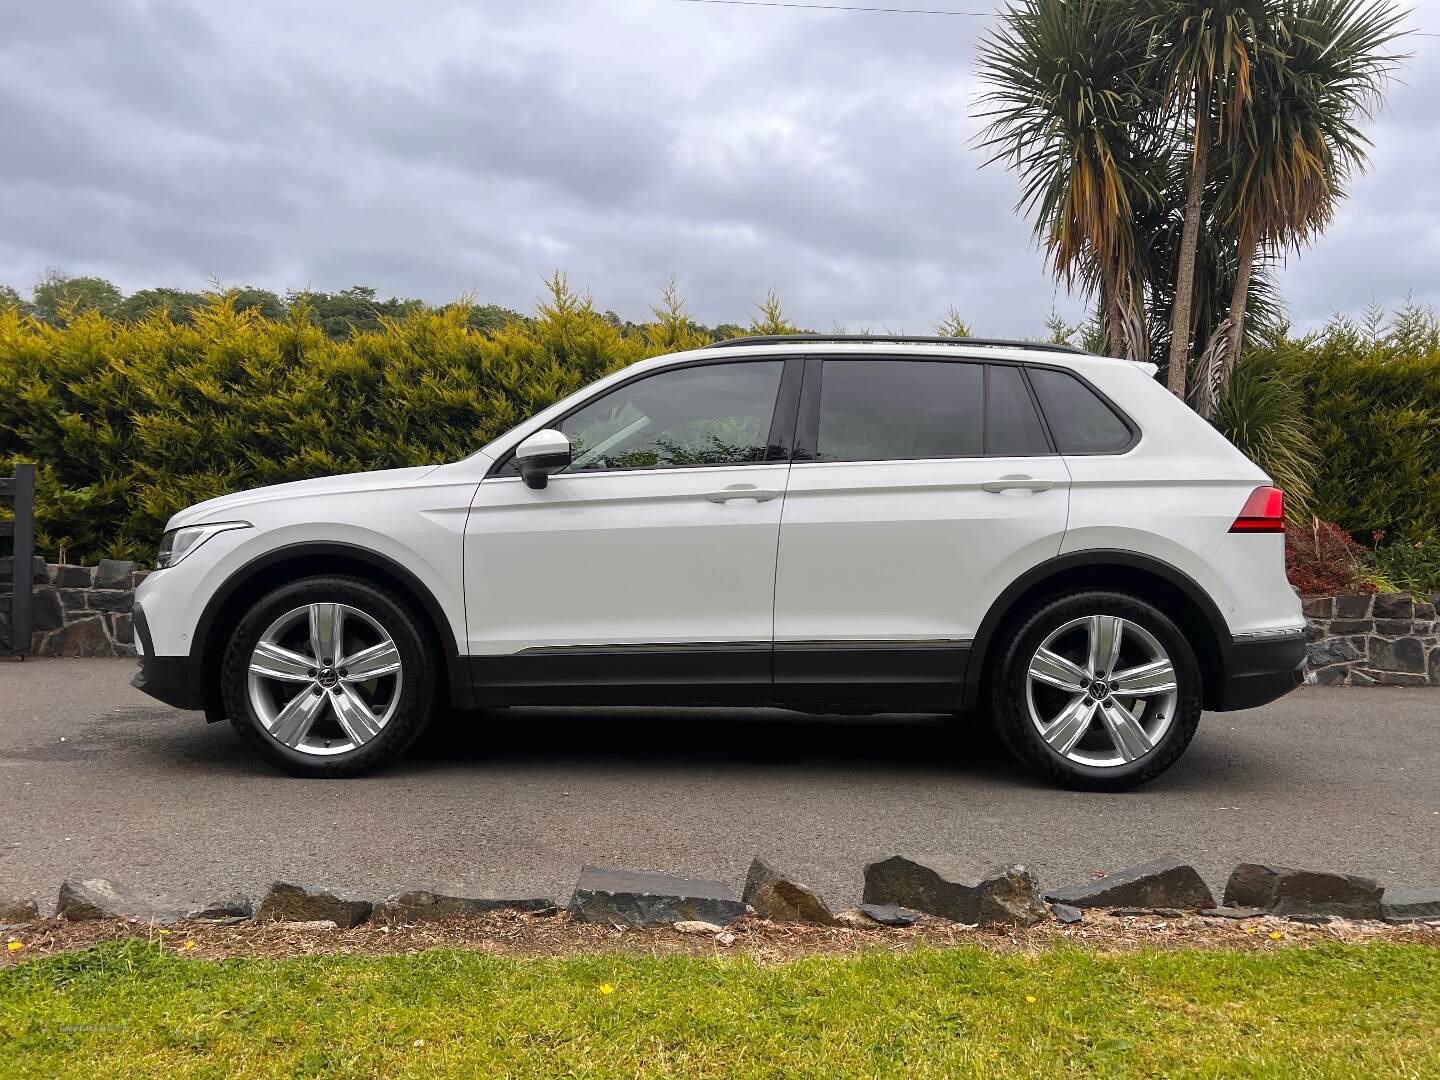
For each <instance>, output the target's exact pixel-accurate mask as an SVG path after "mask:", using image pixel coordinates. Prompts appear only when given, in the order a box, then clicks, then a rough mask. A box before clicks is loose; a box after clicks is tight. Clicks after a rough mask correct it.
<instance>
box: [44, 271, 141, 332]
mask: <svg viewBox="0 0 1440 1080" xmlns="http://www.w3.org/2000/svg"><path fill="white" fill-rule="evenodd" d="M33 296H34V305H35V311H36V313H37V314H38V315H39V316H40V318H42V319H44V320H45V321H46V322H48V323H51V324H53V325H55V326H67V325H69V323H70V320H71V318H73V317H74V316H75V315H78V314H79V313H80V312H82V311H98V312H99V313H100V314H101V315H105V316H107V317H108V316H112V315H114V314H115V312H116V309H117V308H118V307H119V306H120V300H121V294H120V290H119V289H117V288H116V287H115V286H114V285H113V284H112V283H111V282H109V281H106V280H105V279H104V278H98V277H75V278H72V277H66V276H65V275H64V274H62V273H60V271H58V270H51V271H49V272H48V273H46V275H45V276H44V277H43V278H41V279H40V280H39V281H37V282H36V283H35V291H34V293H33Z"/></svg>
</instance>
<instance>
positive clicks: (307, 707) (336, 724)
mask: <svg viewBox="0 0 1440 1080" xmlns="http://www.w3.org/2000/svg"><path fill="white" fill-rule="evenodd" d="M402 667H403V665H402V663H401V659H400V650H399V649H398V648H397V647H396V645H395V641H394V640H393V639H392V638H391V636H390V635H389V634H388V633H387V632H386V631H385V628H384V627H383V626H381V625H380V623H379V622H377V621H376V620H375V619H373V618H372V617H371V616H369V615H367V614H366V613H365V612H363V611H361V610H360V609H359V608H355V607H351V606H349V605H348V604H307V605H305V606H303V607H297V608H293V609H291V610H290V611H287V612H286V613H285V614H284V615H281V616H280V617H279V618H278V619H276V620H275V621H274V622H272V623H271V624H270V625H269V627H267V628H266V629H265V632H264V633H262V634H261V635H260V639H259V640H258V641H257V642H256V643H255V648H254V649H253V650H252V652H251V654H250V670H249V681H248V684H247V692H248V695H249V700H250V706H251V708H252V709H254V711H255V715H256V717H257V718H258V719H259V720H260V723H261V724H262V725H263V726H264V728H265V730H266V731H268V732H269V733H270V735H271V736H272V737H273V738H274V739H276V741H278V742H281V743H283V744H284V745H286V746H288V747H290V748H291V749H292V750H298V751H300V752H301V753H304V754H314V755H322V756H323V755H330V754H343V753H346V752H347V751H350V750H354V749H356V748H358V747H361V746H364V745H365V744H366V743H368V742H369V741H370V740H371V739H373V738H375V736H377V735H379V734H380V732H381V731H382V730H383V729H384V727H385V725H386V724H387V723H389V721H390V719H391V717H393V716H394V715H395V710H396V709H397V708H398V707H399V705H400V689H401V681H402V678H403V671H402Z"/></svg>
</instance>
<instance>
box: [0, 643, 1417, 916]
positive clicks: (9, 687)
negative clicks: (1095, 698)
mask: <svg viewBox="0 0 1440 1080" xmlns="http://www.w3.org/2000/svg"><path fill="white" fill-rule="evenodd" d="M133 670H134V665H133V663H132V662H130V661H111V660H28V661H26V662H24V663H18V662H13V661H8V660H0V894H7V893H18V894H23V895H33V896H36V897H37V898H39V899H40V900H41V902H42V905H44V904H47V903H49V904H53V901H54V896H55V892H56V890H57V888H58V885H59V882H60V880H61V878H62V877H64V876H66V875H67V874H72V873H74V872H76V871H78V870H94V871H98V872H101V873H104V874H107V875H109V876H112V877H116V878H118V879H120V880H122V881H126V882H129V883H132V884H134V885H137V886H141V887H146V888H148V889H149V890H150V891H152V892H155V893H158V894H160V895H162V896H164V897H165V898H167V899H169V900H172V901H177V902H181V903H183V902H185V901H188V900H201V899H205V898H208V897H210V896H213V895H221V894H225V893H228V892H232V891H235V890H240V891H244V892H249V893H251V894H252V895H258V894H259V893H260V892H261V891H262V890H263V889H264V887H265V885H266V884H268V883H269V882H270V881H271V880H273V879H275V878H288V879H291V880H296V881H300V882H303V883H310V884H328V885H335V886H340V887H347V888H350V889H354V890H356V891H359V892H360V893H362V894H364V895H369V896H373V897H379V896H383V895H385V894H388V893H390V892H392V891H396V890H398V889H400V888H402V887H406V886H412V887H413V886H415V885H420V884H449V885H454V886H458V887H462V888H465V889H468V890H473V894H474V895H482V896H485V895H488V896H535V895H542V896H545V895H553V896H559V897H564V896H568V895H569V889H570V887H571V886H572V885H573V883H574V880H575V876H576V873H577V871H578V870H579V868H580V865H581V864H582V863H586V862H590V863H596V864H598V865H602V866H616V867H625V868H630V869H651V870H663V871H672V872H679V873H687V874H692V875H699V876H704V877H716V878H720V879H722V880H724V881H727V882H730V883H732V884H733V885H735V886H736V887H737V888H738V887H739V886H740V885H741V884H742V883H743V879H744V875H745V870H746V867H747V866H748V864H749V862H750V859H751V857H752V856H754V855H756V854H764V855H766V856H767V857H769V858H771V859H772V860H773V861H774V862H776V863H777V864H778V865H780V866H782V867H785V868H788V869H790V870H792V871H793V872H794V873H796V874H797V875H799V877H800V879H801V880H804V881H806V882H807V883H809V884H811V885H812V886H814V887H816V888H818V889H819V890H820V891H821V893H822V894H823V895H824V896H826V897H827V899H829V900H831V901H832V903H837V904H848V903H852V902H854V901H856V900H858V898H859V893H860V887H861V870H862V867H863V866H864V864H865V863H866V862H867V861H869V860H871V859H874V858H876V857H880V856H884V855H886V854H889V853H891V852H894V851H897V850H906V849H910V850H922V851H923V850H949V851H953V852H956V853H958V854H961V855H965V856H971V857H974V858H978V859H983V860H986V861H1019V862H1023V863H1025V864H1026V865H1028V866H1030V867H1031V868H1032V869H1033V870H1034V871H1035V873H1036V874H1037V876H1038V877H1039V878H1040V880H1041V883H1042V884H1043V885H1059V884H1064V883H1065V882H1067V881H1071V880H1078V879H1080V878H1083V877H1085V876H1087V875H1088V874H1090V873H1091V872H1092V871H1096V870H1107V869H1115V868H1118V867H1121V866H1124V865H1127V864H1130V863H1133V862H1138V861H1141V860H1143V859H1146V858H1150V857H1152V856H1155V855H1158V854H1162V853H1164V852H1169V851H1173V852H1176V853H1178V854H1181V855H1183V856H1186V857H1188V858H1190V859H1192V860H1193V861H1194V862H1195V863H1196V865H1197V866H1198V867H1199V868H1200V870H1201V872H1202V873H1203V874H1205V875H1206V877H1207V878H1208V879H1209V880H1210V882H1211V884H1212V887H1214V888H1215V889H1216V891H1217V894H1218V892H1219V889H1220V887H1221V886H1223V884H1224V877H1225V874H1226V873H1228V871H1229V869H1230V867H1231V866H1233V865H1234V864H1235V863H1236V862H1238V861H1242V860H1247V859H1264V860H1270V861H1277V862H1281V863H1285V864H1289V865H1300V866H1314V867H1321V868H1330V869H1336V870H1343V871H1347V872H1352V873H1362V874H1367V875H1370V876H1373V877H1376V878H1378V879H1379V880H1380V881H1381V882H1383V883H1385V884H1393V885H1397V886H1401V887H1404V886H1413V887H1419V886H1426V885H1430V886H1433V885H1440V691H1436V690H1433V689H1416V690H1408V689H1398V688H1364V689H1362V688H1311V687H1306V688H1302V689H1301V690H1299V691H1297V692H1295V693H1294V694H1292V695H1290V696H1289V697H1287V698H1284V699H1282V700H1281V701H1279V702H1276V703H1275V704H1273V705H1270V706H1268V707H1266V708H1264V709H1260V710H1255V711H1251V712H1246V713H1229V714H1215V715H1207V716H1206V717H1205V719H1204V721H1203V722H1202V724H1201V728H1200V733H1199V735H1197V736H1196V739H1195V741H1194V743H1192V744H1191V747H1190V750H1189V751H1188V753H1187V754H1186V755H1185V757H1184V758H1183V759H1182V760H1181V762H1180V763H1179V764H1178V765H1177V766H1175V767H1174V768H1173V769H1171V770H1170V772H1169V773H1167V774H1166V775H1165V776H1163V777H1162V778H1161V779H1159V780H1158V781H1156V782H1155V783H1153V784H1151V785H1149V786H1148V787H1146V788H1144V789H1142V790H1140V791H1138V792H1132V793H1128V794H1123V795H1094V794H1079V793H1074V792H1066V791H1060V790H1056V789H1054V788H1050V787H1048V786H1046V785H1044V784H1042V783H1040V782H1039V781H1037V780H1035V779H1034V778H1032V777H1031V776H1030V775H1029V774H1028V773H1026V772H1024V771H1023V770H1021V769H1020V768H1019V767H1018V766H1016V765H1013V764H1012V763H1011V762H1010V761H1009V760H1008V759H1007V758H1006V757H1005V756H1004V753H1003V751H1002V750H1001V749H999V748H998V747H996V746H995V745H994V744H993V743H992V741H991V740H990V739H989V738H988V737H986V736H985V735H984V734H982V733H981V732H980V731H979V730H978V729H976V728H966V727H960V728H958V729H957V727H956V726H955V725H954V724H949V725H947V724H946V722H944V721H943V720H942V719H941V718H938V717H882V718H874V717H812V716H803V715H800V714H794V713H785V712H778V711H776V712H769V711H764V712H762V711H753V710H751V711H738V710H731V711H718V712H698V711H696V712H686V711H676V710H660V709H644V710H639V709H637V710H619V709H595V710H584V711H582V710H570V709H513V710H500V711H494V712H489V713H483V714H478V715H474V716H456V717H450V718H446V720H445V721H443V722H442V723H441V724H439V725H437V727H436V728H435V729H434V730H432V732H431V733H429V734H428V735H427V736H426V737H425V739H424V740H423V741H422V742H421V743H420V744H419V746H417V748H416V749H415V750H414V751H412V752H411V754H410V755H409V756H408V757H407V758H406V759H405V760H404V761H402V762H401V763H399V764H398V765H397V766H395V767H393V768H391V769H390V770H388V771H386V772H384V773H381V774H378V775H375V776H370V777H365V778H361V779H356V780H330V781H313V780H297V779H293V778H290V777H286V776H281V775H278V774H276V773H274V772H272V771H271V770H270V769H269V768H268V767H267V766H265V765H264V764H263V763H261V762H260V761H258V760H257V759H255V758H253V757H252V756H251V755H250V754H249V753H248V752H246V751H245V750H244V748H243V747H242V746H241V745H240V743H239V740H238V739H237V738H236V737H235V734H234V732H233V731H232V730H231V728H230V726H229V725H228V724H214V725H207V724H205V723H204V721H203V719H202V718H201V717H200V716H199V715H198V714H194V713H182V712H178V711H176V710H173V709H169V708H167V707H165V706H163V705H160V704H159V703H158V702H154V701H152V700H151V699H149V698H147V697H145V696H144V695H143V694H141V693H139V692H138V691H136V690H133V689H131V687H130V685H129V680H130V676H131V674H132V672H133Z"/></svg>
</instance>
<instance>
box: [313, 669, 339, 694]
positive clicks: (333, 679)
mask: <svg viewBox="0 0 1440 1080" xmlns="http://www.w3.org/2000/svg"><path fill="white" fill-rule="evenodd" d="M317 681H318V682H319V683H320V685H321V686H323V687H325V688H326V689H327V690H328V689H329V688H330V687H332V686H334V685H335V684H336V683H338V682H339V681H340V676H339V675H338V674H336V671H335V669H334V668H333V667H327V668H321V669H320V675H319V677H318V679H317Z"/></svg>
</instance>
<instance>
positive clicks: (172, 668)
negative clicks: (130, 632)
mask: <svg viewBox="0 0 1440 1080" xmlns="http://www.w3.org/2000/svg"><path fill="white" fill-rule="evenodd" d="M134 624H135V636H136V638H137V639H138V641H139V645H140V670H139V671H138V672H136V674H135V678H133V679H131V680H130V685H131V686H133V687H135V688H136V689H137V690H143V691H145V693H147V694H149V695H150V696H151V697H153V698H155V699H157V700H159V701H163V702H164V703H165V704H166V705H173V706H174V707H175V708H177V709H203V708H204V707H205V702H204V698H203V696H202V694H201V692H200V678H199V672H198V671H197V670H196V665H195V664H194V663H193V662H192V661H191V659H190V657H188V656H156V655H155V645H154V642H153V640H152V638H151V637H150V624H149V623H147V622H146V621H145V609H144V608H142V607H141V606H140V605H139V604H136V605H135V609H134Z"/></svg>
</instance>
